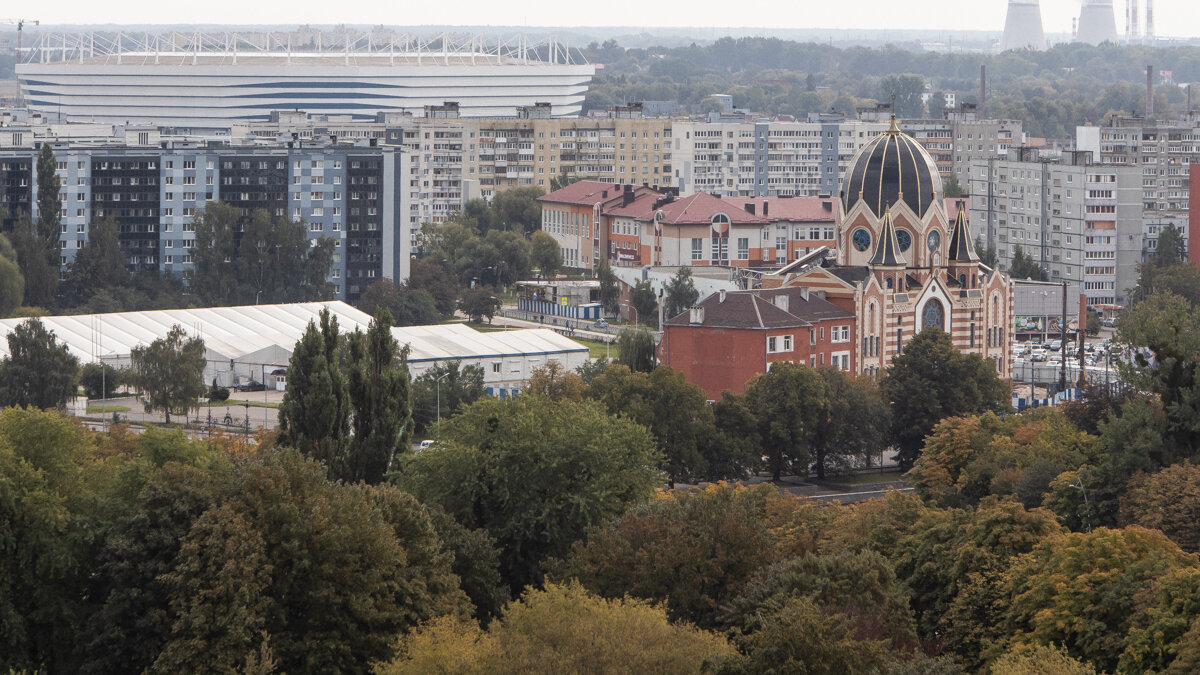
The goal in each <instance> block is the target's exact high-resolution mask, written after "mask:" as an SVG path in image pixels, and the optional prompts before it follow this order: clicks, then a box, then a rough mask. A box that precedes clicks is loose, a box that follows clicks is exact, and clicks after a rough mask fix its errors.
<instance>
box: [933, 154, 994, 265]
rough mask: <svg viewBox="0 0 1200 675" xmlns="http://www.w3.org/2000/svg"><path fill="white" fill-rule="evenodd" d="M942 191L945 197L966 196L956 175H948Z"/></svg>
mask: <svg viewBox="0 0 1200 675" xmlns="http://www.w3.org/2000/svg"><path fill="white" fill-rule="evenodd" d="M942 192H943V193H944V194H945V196H946V199H953V198H957V197H965V196H967V194H966V190H964V189H963V186H962V184H961V183H959V182H958V176H950V177H949V178H947V179H946V181H945V183H944V184H943V185H942ZM975 250H976V251H978V250H979V249H978V248H976V249H975ZM984 264H987V263H984Z"/></svg>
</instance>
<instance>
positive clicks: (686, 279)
mask: <svg viewBox="0 0 1200 675" xmlns="http://www.w3.org/2000/svg"><path fill="white" fill-rule="evenodd" d="M699 299H700V292H699V291H697V290H696V284H695V283H693V282H692V268H690V267H680V268H679V271H678V272H676V273H675V276H673V277H671V280H670V281H668V282H667V283H666V284H665V285H664V286H663V310H664V312H665V316H666V318H667V319H671V318H674V317H675V316H676V315H678V314H679V313H681V312H685V311H687V309H688V308H689V307H691V306H692V305H695V304H696V301H697V300H699Z"/></svg>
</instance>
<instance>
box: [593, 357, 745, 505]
mask: <svg viewBox="0 0 1200 675" xmlns="http://www.w3.org/2000/svg"><path fill="white" fill-rule="evenodd" d="M587 396H588V398H592V399H595V400H598V401H600V402H602V403H604V406H605V407H606V408H607V409H608V412H610V413H612V414H613V415H621V416H623V417H626V418H628V419H631V420H633V421H635V422H637V423H638V424H641V425H642V426H644V427H646V428H647V429H649V430H650V433H652V434H654V438H655V440H656V441H657V442H658V447H659V448H660V449H661V450H662V452H663V463H662V464H661V465H660V467H659V468H661V469H662V470H663V472H664V473H666V474H667V480H668V485H669V486H670V487H674V486H675V483H676V482H686V483H690V482H694V481H697V480H701V479H704V480H721V479H724V478H729V477H730V476H727V475H722V474H717V473H714V469H716V470H721V469H725V468H726V467H727V466H728V464H729V462H726V461H722V460H721V458H718V457H714V456H713V455H716V454H719V453H720V452H722V450H723V447H722V446H721V445H720V443H718V442H716V440H717V429H716V426H715V423H714V419H713V412H712V409H711V407H710V406H709V405H708V401H707V396H705V394H704V390H703V389H701V388H700V387H697V386H696V385H694V384H691V383H690V382H688V381H687V380H686V379H685V378H684V376H683V373H680V372H676V371H675V370H672V369H671V367H670V366H658V367H657V368H655V369H654V370H653V371H651V372H650V373H640V372H633V371H631V370H630V369H629V368H628V367H627V366H624V365H612V366H609V368H608V369H607V370H606V371H605V372H604V373H603V374H601V375H599V376H597V377H596V378H594V379H593V380H592V382H591V384H590V385H588V388H587ZM710 460H711V461H710Z"/></svg>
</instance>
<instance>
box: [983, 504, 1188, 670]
mask: <svg viewBox="0 0 1200 675" xmlns="http://www.w3.org/2000/svg"><path fill="white" fill-rule="evenodd" d="M1195 566H1196V563H1195V561H1194V560H1193V559H1191V558H1190V557H1189V556H1188V555H1187V554H1185V553H1184V552H1183V551H1180V550H1179V547H1177V546H1176V545H1175V544H1173V543H1172V542H1171V541H1170V540H1169V539H1167V538H1166V537H1165V536H1163V535H1162V534H1161V533H1159V532H1154V531H1152V530H1146V529H1143V528H1140V527H1137V526H1131V527H1127V528H1125V529H1123V530H1110V529H1107V528H1100V529H1097V530H1095V531H1093V532H1089V533H1072V534H1066V535H1062V536H1060V537H1052V538H1049V539H1047V540H1045V541H1043V542H1041V543H1040V544H1039V545H1038V546H1037V547H1036V548H1035V549H1034V550H1033V551H1032V552H1031V553H1030V554H1029V555H1028V556H1026V557H1022V558H1020V559H1018V561H1017V563H1016V564H1015V565H1012V566H1010V567H1009V569H1008V570H1007V571H1006V573H1005V578H1006V580H1007V589H1006V595H1007V596H1008V597H1011V604H1010V605H1009V608H1008V610H1007V612H1006V617H1005V621H1004V627H1005V631H1006V633H1007V634H1008V636H1009V641H1010V642H1011V643H1013V644H1019V643H1022V642H1025V643H1028V642H1040V643H1042V644H1055V643H1056V644H1061V645H1062V646H1063V647H1065V648H1066V650H1067V652H1068V653H1070V654H1071V656H1073V657H1076V658H1079V659H1083V660H1085V661H1089V662H1091V663H1092V664H1093V665H1095V666H1096V667H1097V668H1099V669H1102V670H1105V671H1112V670H1113V669H1114V668H1115V667H1116V665H1117V662H1118V659H1119V657H1120V655H1121V652H1122V651H1123V644H1122V643H1123V641H1122V639H1121V636H1124V635H1126V634H1127V633H1128V632H1129V629H1130V622H1131V619H1132V617H1133V615H1134V607H1135V604H1134V603H1135V596H1136V595H1137V594H1138V593H1139V591H1141V590H1142V589H1145V588H1147V587H1148V586H1149V585H1150V583H1151V582H1153V581H1154V580H1155V579H1158V578H1160V577H1162V576H1164V575H1166V574H1169V573H1170V572H1172V571H1173V570H1177V569H1181V568H1184V567H1192V568H1194V567H1195Z"/></svg>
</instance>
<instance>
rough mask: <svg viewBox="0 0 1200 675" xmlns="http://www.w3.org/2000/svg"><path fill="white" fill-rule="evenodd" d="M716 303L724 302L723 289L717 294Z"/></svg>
mask: <svg viewBox="0 0 1200 675" xmlns="http://www.w3.org/2000/svg"><path fill="white" fill-rule="evenodd" d="M717 302H725V289H724V288H722V289H721V290H720V291H718V292H717Z"/></svg>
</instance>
